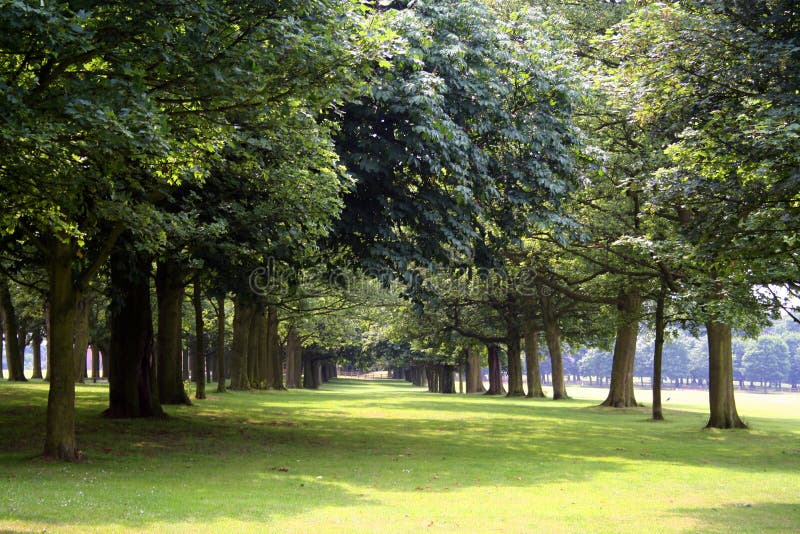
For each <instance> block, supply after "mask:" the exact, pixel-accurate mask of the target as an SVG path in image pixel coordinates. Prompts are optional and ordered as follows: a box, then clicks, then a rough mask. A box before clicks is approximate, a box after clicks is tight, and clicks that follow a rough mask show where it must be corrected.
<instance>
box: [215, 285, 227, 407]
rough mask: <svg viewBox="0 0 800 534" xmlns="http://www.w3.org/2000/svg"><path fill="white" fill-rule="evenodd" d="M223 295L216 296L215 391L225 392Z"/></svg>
mask: <svg viewBox="0 0 800 534" xmlns="http://www.w3.org/2000/svg"><path fill="white" fill-rule="evenodd" d="M225 377H226V374H225V295H224V294H221V295H219V296H218V297H217V393H225V379H226V378H225Z"/></svg>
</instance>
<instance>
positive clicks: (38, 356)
mask: <svg viewBox="0 0 800 534" xmlns="http://www.w3.org/2000/svg"><path fill="white" fill-rule="evenodd" d="M31 343H32V345H33V375H32V376H31V378H39V379H41V378H42V331H41V329H40V328H39V327H38V326H37V327H36V328H34V330H33V336H32V340H31Z"/></svg>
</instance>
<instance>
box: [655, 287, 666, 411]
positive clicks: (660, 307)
mask: <svg viewBox="0 0 800 534" xmlns="http://www.w3.org/2000/svg"><path fill="white" fill-rule="evenodd" d="M666 298H667V292H666V288H665V287H664V286H663V285H662V287H661V291H659V293H658V298H657V299H656V325H655V326H656V340H655V348H654V349H653V420H654V421H663V420H664V411H663V409H662V407H661V360H662V358H663V355H664V330H665V328H666V319H665V318H664V303H665V301H666Z"/></svg>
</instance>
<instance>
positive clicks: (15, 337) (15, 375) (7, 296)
mask: <svg viewBox="0 0 800 534" xmlns="http://www.w3.org/2000/svg"><path fill="white" fill-rule="evenodd" d="M0 315H1V316H2V319H3V330H4V333H5V338H6V366H7V367H8V379H9V380H10V381H12V382H26V381H27V379H26V378H25V364H24V360H23V357H22V355H21V353H20V344H19V324H18V322H17V312H16V310H14V302H13V301H12V299H11V291H10V290H9V288H8V280H7V279H6V278H5V276H4V275H2V274H0Z"/></svg>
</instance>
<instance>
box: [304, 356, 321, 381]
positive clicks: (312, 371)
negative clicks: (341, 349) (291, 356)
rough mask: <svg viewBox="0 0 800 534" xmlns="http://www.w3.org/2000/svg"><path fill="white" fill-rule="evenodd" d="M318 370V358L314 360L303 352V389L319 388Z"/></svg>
mask: <svg viewBox="0 0 800 534" xmlns="http://www.w3.org/2000/svg"><path fill="white" fill-rule="evenodd" d="M319 386H320V372H319V360H315V359H314V358H313V357H312V355H311V354H309V353H305V354H303V387H304V388H305V389H319Z"/></svg>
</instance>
